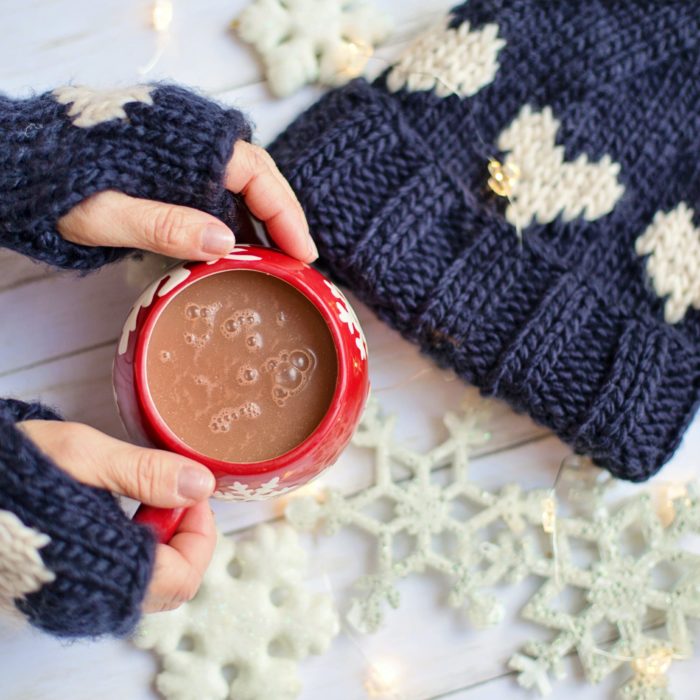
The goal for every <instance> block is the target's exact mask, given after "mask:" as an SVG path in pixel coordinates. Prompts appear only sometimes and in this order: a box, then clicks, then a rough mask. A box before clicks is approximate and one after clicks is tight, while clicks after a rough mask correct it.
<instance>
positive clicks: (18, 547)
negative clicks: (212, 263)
mask: <svg viewBox="0 0 700 700" xmlns="http://www.w3.org/2000/svg"><path fill="white" fill-rule="evenodd" d="M249 138H250V128H249V127H248V125H247V123H246V121H245V119H244V117H243V116H242V115H241V114H240V113H239V112H237V111H235V110H231V109H225V108H223V107H221V106H219V105H217V104H215V103H213V102H210V101H208V100H206V99H204V98H202V97H199V96H198V95H196V94H193V93H191V92H189V91H187V90H185V89H183V88H179V87H175V86H166V85H141V86H136V87H133V88H124V89H118V90H111V91H96V90H91V89H89V88H84V87H78V86H68V87H63V88H59V89H57V90H54V91H53V92H52V93H47V94H44V95H41V96H38V97H33V98H31V99H26V100H10V99H8V98H6V97H2V96H0V245H2V246H6V247H9V248H12V249H14V250H16V251H19V252H21V253H24V254H26V255H29V256H31V257H33V258H35V259H37V260H41V261H44V262H47V263H49V264H52V265H57V266H60V267H65V268H72V269H76V270H89V269H93V268H96V267H99V266H101V265H103V264H104V263H108V262H111V261H113V260H116V259H118V258H120V257H121V256H123V255H124V254H125V253H127V252H128V251H125V250H123V249H116V248H107V247H104V248H90V247H85V246H80V245H75V244H73V243H69V242H67V241H65V240H63V238H61V236H60V235H59V233H58V232H57V230H56V225H57V221H58V220H59V219H60V217H61V216H63V215H64V214H66V213H67V212H68V211H69V210H70V209H71V208H72V207H73V206H74V205H76V204H78V203H79V202H81V201H82V200H83V199H85V198H86V197H89V196H90V195H92V194H95V193H97V192H101V191H104V190H107V189H115V190H120V191H122V192H125V193H127V194H130V195H133V196H135V197H142V198H147V199H154V200H160V201H164V202H169V203H173V204H181V205H187V206H192V207H196V208H199V209H202V210H204V211H207V212H209V213H211V214H213V215H214V216H217V217H219V218H220V219H222V220H223V221H225V222H226V223H227V224H228V225H229V226H231V227H234V228H235V225H236V209H237V202H236V199H235V198H234V197H233V195H231V194H230V193H229V192H228V191H227V190H225V188H224V186H223V181H224V173H225V168H226V165H227V163H228V161H229V159H230V157H231V155H232V153H233V145H234V143H235V141H236V140H237V139H249ZM57 418H58V416H57V415H56V414H55V413H53V412H52V411H50V410H49V409H47V408H45V407H42V406H40V405H39V404H26V403H23V402H21V401H15V400H9V399H8V400H4V401H3V400H0V608H4V607H6V606H10V607H14V608H15V609H16V610H17V611H19V612H21V613H23V614H24V615H25V616H26V617H27V618H28V619H29V621H30V622H31V623H32V624H34V625H36V626H37V627H39V628H41V629H43V630H46V631H47V632H51V633H53V634H55V635H58V636H62V637H80V636H90V637H95V636H99V635H103V634H113V635H126V634H129V633H130V632H131V631H132V630H133V629H134V626H135V624H136V622H137V620H138V618H139V617H140V611H141V604H142V601H143V598H144V595H145V592H146V589H147V586H148V582H149V580H150V577H151V572H152V568H153V558H154V552H155V541H154V538H153V535H152V533H151V532H150V531H149V530H148V529H146V528H144V527H142V526H140V525H136V524H134V523H132V522H131V521H130V520H129V519H128V518H127V517H126V515H125V514H124V513H123V512H122V510H121V509H120V507H119V505H118V503H117V501H116V499H115V498H114V497H113V496H112V495H111V494H110V493H108V492H107V491H102V490H100V489H95V488H92V487H89V486H85V485H83V484H80V483H78V482H77V481H75V480H74V479H72V478H71V477H70V476H68V475H67V474H66V473H64V472H63V471H62V470H60V469H59V468H58V467H57V466H55V465H54V464H53V463H52V462H51V461H50V460H49V459H48V458H47V457H46V456H44V455H43V454H42V453H41V452H40V451H39V450H38V448H37V447H36V446H35V445H34V444H33V443H32V442H31V441H30V440H28V439H27V438H26V437H25V436H24V435H23V434H22V433H21V431H19V430H18V429H17V428H16V427H15V425H14V423H15V422H17V421H21V420H27V419H57Z"/></svg>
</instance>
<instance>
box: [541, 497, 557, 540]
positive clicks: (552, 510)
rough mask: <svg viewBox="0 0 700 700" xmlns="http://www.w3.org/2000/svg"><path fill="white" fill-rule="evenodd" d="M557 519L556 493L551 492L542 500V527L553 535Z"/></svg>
mask: <svg viewBox="0 0 700 700" xmlns="http://www.w3.org/2000/svg"><path fill="white" fill-rule="evenodd" d="M556 520H557V504H556V502H555V500H554V494H550V495H549V496H547V497H546V498H544V499H543V500H542V529H543V530H544V531H545V532H546V533H547V534H548V535H551V534H553V533H554V526H555V524H556Z"/></svg>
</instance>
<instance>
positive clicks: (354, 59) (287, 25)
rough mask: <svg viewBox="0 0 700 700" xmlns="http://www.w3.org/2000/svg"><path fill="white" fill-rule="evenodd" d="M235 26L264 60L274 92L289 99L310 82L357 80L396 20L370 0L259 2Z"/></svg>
mask: <svg viewBox="0 0 700 700" xmlns="http://www.w3.org/2000/svg"><path fill="white" fill-rule="evenodd" d="M234 27H235V29H236V31H237V33H238V35H239V36H240V37H241V39H243V40H244V41H246V42H248V43H249V44H252V45H253V46H254V47H255V49H256V50H257V51H258V52H259V53H260V55H261V56H262V59H263V62H264V64H265V71H266V73H267V81H268V84H269V86H270V90H271V91H272V93H273V94H275V95H276V96H278V97H283V96H285V95H290V94H292V93H293V92H296V91H297V90H298V89H299V88H301V87H302V86H304V85H306V84H307V83H313V82H320V83H322V84H323V85H342V84H343V83H346V82H348V81H349V80H351V79H352V78H356V77H357V76H358V75H360V74H361V73H362V71H363V70H364V67H365V64H366V63H367V61H368V59H369V57H370V56H371V55H372V52H373V47H374V46H376V45H377V44H378V43H380V42H382V41H383V40H384V39H385V38H386V36H387V35H388V33H389V29H390V22H389V19H388V17H387V16H386V15H385V14H384V13H382V12H379V11H377V10H376V9H375V8H374V7H373V6H372V5H371V4H370V2H369V1H368V0H254V1H253V2H252V3H251V5H249V6H248V7H247V8H246V9H245V10H244V11H243V12H242V13H241V15H240V16H239V17H238V18H237V19H236V20H235V21H234Z"/></svg>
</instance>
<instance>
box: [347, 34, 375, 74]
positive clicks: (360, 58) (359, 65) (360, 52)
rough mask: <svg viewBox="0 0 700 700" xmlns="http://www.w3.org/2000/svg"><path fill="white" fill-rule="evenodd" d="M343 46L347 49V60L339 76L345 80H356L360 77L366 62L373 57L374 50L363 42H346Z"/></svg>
mask: <svg viewBox="0 0 700 700" xmlns="http://www.w3.org/2000/svg"><path fill="white" fill-rule="evenodd" d="M345 46H346V47H347V49H348V59H347V63H346V64H345V66H344V67H343V68H342V69H341V70H340V74H341V75H344V76H346V77H347V78H357V77H358V76H360V75H362V72H363V71H364V69H365V66H366V65H367V61H369V59H370V58H371V57H372V56H373V55H374V49H373V48H372V46H371V44H368V43H367V42H365V41H355V40H353V41H348V42H346V43H345Z"/></svg>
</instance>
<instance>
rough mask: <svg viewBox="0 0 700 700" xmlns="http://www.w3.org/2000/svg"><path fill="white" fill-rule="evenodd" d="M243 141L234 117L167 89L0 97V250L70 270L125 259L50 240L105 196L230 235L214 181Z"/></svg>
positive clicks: (218, 182)
mask: <svg viewBox="0 0 700 700" xmlns="http://www.w3.org/2000/svg"><path fill="white" fill-rule="evenodd" d="M249 138H250V128H249V126H248V124H247V123H246V120H245V118H244V117H243V116H242V115H241V113H240V112H238V111H236V110H232V109H226V108H224V107H221V106H219V105H217V104H215V103H214V102H211V101H210V100H208V99H205V98H203V97H200V96H198V95H196V94H194V93H192V92H190V91H188V90H185V89H183V88H180V87H176V86H169V85H153V86H137V87H136V88H130V89H127V90H115V91H110V92H100V91H92V90H89V89H87V88H78V87H75V88H73V87H67V88H60V89H57V90H55V91H54V92H52V93H46V94H44V95H41V96H39V97H35V98H32V99H28V100H23V101H17V102H13V101H11V100H8V99H5V98H1V97H0V244H1V245H5V246H7V247H10V248H13V249H14V250H17V251H19V252H21V253H24V254H26V255H30V256H31V257H34V258H36V259H38V260H42V261H44V262H47V263H50V264H52V265H57V266H59V267H67V268H74V269H90V268H94V267H98V266H100V265H102V264H104V263H106V262H110V261H112V260H116V259H118V258H119V257H121V256H122V255H124V254H125V253H126V252H128V251H124V250H120V249H116V248H90V247H85V246H80V245H76V244H73V243H69V242H67V241H65V240H64V239H63V238H61V236H60V235H59V234H58V232H57V231H56V223H57V221H58V220H59V219H60V217H61V216H63V215H64V214H66V213H67V212H69V211H70V210H71V208H72V207H73V206H75V205H76V204H78V203H79V202H81V201H82V200H84V199H86V198H87V197H89V196H90V195H93V194H96V193H98V192H102V191H104V190H109V189H114V190H119V191H121V192H125V193H126V194H129V195H132V196H134V197H141V198H146V199H154V200H159V201H163V202H169V203H172V204H180V205H185V206H191V207H195V208H198V209H202V210H204V211H207V212H209V213H211V214H213V215H214V216H217V217H218V218H220V219H222V220H223V221H225V222H226V223H227V224H228V225H229V226H231V227H234V228H235V226H236V220H237V213H236V210H237V206H236V200H235V198H234V196H233V195H231V193H229V192H227V191H226V190H225V188H224V186H223V182H224V173H225V168H226V164H227V163H228V161H229V159H230V158H231V156H232V154H233V145H234V143H235V141H236V140H238V139H249Z"/></svg>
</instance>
